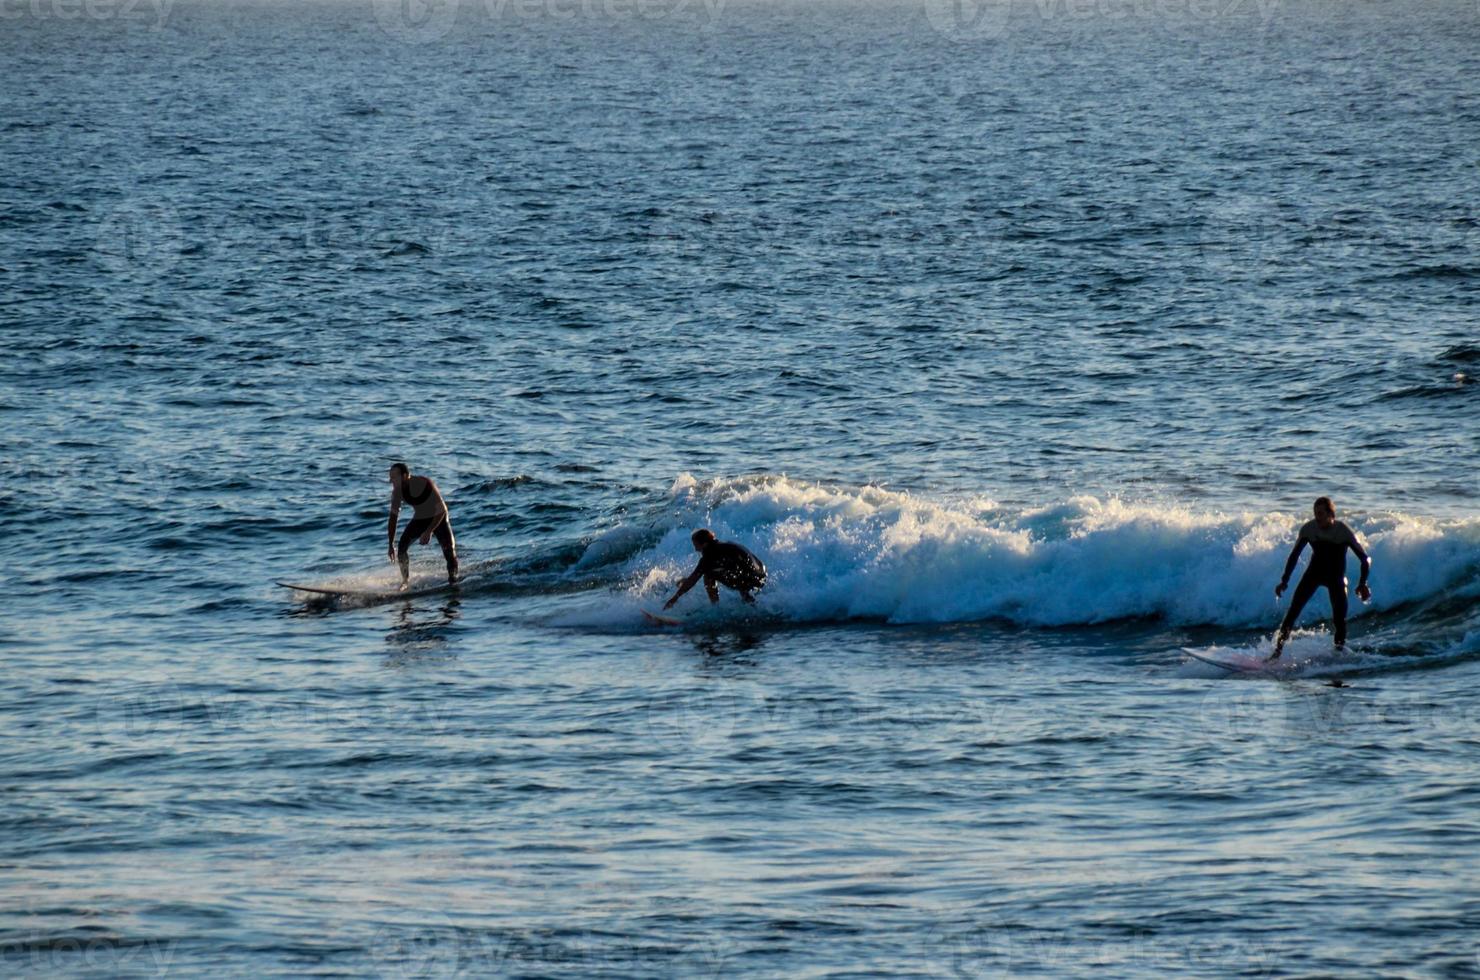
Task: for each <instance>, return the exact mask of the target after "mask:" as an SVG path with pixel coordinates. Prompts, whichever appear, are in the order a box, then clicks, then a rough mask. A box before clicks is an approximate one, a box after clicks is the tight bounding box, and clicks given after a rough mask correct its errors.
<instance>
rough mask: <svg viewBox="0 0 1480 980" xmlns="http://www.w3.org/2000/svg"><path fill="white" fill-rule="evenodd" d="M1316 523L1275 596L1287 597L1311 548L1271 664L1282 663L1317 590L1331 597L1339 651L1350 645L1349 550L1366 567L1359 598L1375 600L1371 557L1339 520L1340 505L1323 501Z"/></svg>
mask: <svg viewBox="0 0 1480 980" xmlns="http://www.w3.org/2000/svg"><path fill="white" fill-rule="evenodd" d="M1313 509H1314V511H1315V519H1314V520H1310V521H1306V522H1305V526H1304V527H1302V528H1301V529H1300V535H1299V537H1297V538H1296V539H1295V547H1294V548H1292V549H1291V550H1290V557H1289V559H1288V560H1287V561H1286V562H1285V574H1284V577H1283V578H1281V579H1280V584H1279V585H1277V586H1275V587H1274V596H1275V598H1276V599H1278V598H1279V597H1280V596H1282V595H1284V593H1285V589H1286V587H1288V586H1289V584H1290V573H1291V572H1293V571H1295V564H1296V562H1298V561H1299V560H1300V552H1301V551H1303V550H1305V546H1306V545H1307V544H1309V545H1310V564H1309V565H1307V566H1306V568H1305V574H1304V575H1302V576H1301V577H1300V582H1299V583H1298V584H1297V585H1296V586H1295V595H1294V596H1292V597H1291V599H1290V610H1289V611H1288V612H1287V613H1285V621H1284V622H1283V623H1281V624H1280V636H1279V639H1278V640H1276V641H1275V644H1274V653H1272V654H1270V655H1269V659H1270V660H1275V659H1278V657H1279V655H1280V654H1281V653H1283V652H1284V649H1285V641H1286V640H1288V639H1289V638H1290V631H1291V630H1292V629H1294V628H1295V620H1296V619H1297V618H1299V616H1300V611H1301V610H1302V609H1304V608H1305V604H1306V603H1307V602H1309V601H1310V597H1311V596H1313V595H1315V593H1316V590H1317V589H1319V588H1323V587H1324V588H1325V590H1326V593H1327V594H1328V595H1329V596H1330V597H1331V618H1332V624H1331V625H1332V633H1333V634H1334V636H1335V639H1336V648H1337V649H1338V650H1340V649H1341V648H1342V647H1344V646H1345V645H1346V550H1347V549H1348V548H1350V549H1351V550H1352V553H1353V554H1355V555H1356V556H1357V560H1358V561H1360V562H1361V563H1362V578H1361V580H1360V581H1359V582H1357V598H1359V599H1361V600H1362V601H1363V602H1366V601H1367V600H1368V599H1371V598H1372V590H1371V589H1369V588H1367V575H1368V574H1369V573H1370V572H1371V571H1372V559H1371V558H1369V557H1367V552H1365V551H1363V550H1362V545H1361V543H1360V542H1358V541H1357V536H1356V534H1355V533H1354V532H1353V531H1352V529H1351V528H1349V527H1347V526H1346V525H1345V524H1343V523H1342V522H1341V521H1338V520H1337V519H1336V505H1335V504H1333V503H1331V498H1330V497H1321V498H1319V499H1318V500H1316V502H1315V507H1314V508H1313Z"/></svg>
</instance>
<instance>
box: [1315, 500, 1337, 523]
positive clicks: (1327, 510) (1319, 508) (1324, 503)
mask: <svg viewBox="0 0 1480 980" xmlns="http://www.w3.org/2000/svg"><path fill="white" fill-rule="evenodd" d="M1311 510H1313V511H1314V512H1315V515H1316V523H1317V524H1319V525H1321V527H1330V526H1331V525H1332V524H1335V523H1336V505H1335V504H1333V503H1332V502H1331V498H1330V497H1317V498H1316V502H1315V505H1314V506H1313V507H1312V508H1311Z"/></svg>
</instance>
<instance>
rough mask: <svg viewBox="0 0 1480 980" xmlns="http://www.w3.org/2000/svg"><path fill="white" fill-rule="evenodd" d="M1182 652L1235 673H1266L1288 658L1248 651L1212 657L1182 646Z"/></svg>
mask: <svg viewBox="0 0 1480 980" xmlns="http://www.w3.org/2000/svg"><path fill="white" fill-rule="evenodd" d="M1182 652H1183V653H1185V654H1187V656H1189V657H1191V658H1192V659H1194V660H1201V661H1202V662H1203V663H1205V664H1212V665H1213V666H1214V667H1222V668H1223V669H1224V670H1226V671H1229V672H1230V673H1234V674H1265V673H1269V672H1270V671H1272V670H1279V669H1280V668H1281V667H1283V666H1285V664H1287V663H1289V661H1288V660H1265V659H1264V658H1263V657H1260V656H1255V655H1254V654H1248V653H1225V654H1222V655H1221V656H1217V657H1211V656H1209V655H1208V654H1206V653H1201V652H1199V651H1197V650H1192V649H1189V648H1187V647H1183V648H1182Z"/></svg>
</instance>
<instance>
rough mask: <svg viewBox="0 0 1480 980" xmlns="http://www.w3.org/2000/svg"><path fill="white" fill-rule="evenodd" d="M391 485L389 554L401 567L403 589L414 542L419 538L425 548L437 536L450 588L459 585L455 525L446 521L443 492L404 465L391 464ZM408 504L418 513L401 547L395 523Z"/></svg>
mask: <svg viewBox="0 0 1480 980" xmlns="http://www.w3.org/2000/svg"><path fill="white" fill-rule="evenodd" d="M388 475H389V477H390V483H391V521H390V527H389V528H387V530H386V538H387V542H386V543H387V550H386V554H387V555H389V556H390V558H391V559H392V560H394V561H397V562H399V563H400V565H401V588H403V589H404V588H405V587H406V581H407V579H408V578H409V577H410V575H411V559H410V557H409V556H408V554H407V552H409V551H410V550H411V542H412V541H413V540H414V539H416V538H420V539H421V543H422V544H426V543H427V542H429V541H431V540H432V535H434V534H435V535H436V536H437V543H438V544H440V545H441V546H442V557H443V558H445V559H447V584H449V585H451V584H452V583H453V582H456V581H457V542H456V541H455V540H454V539H453V537H452V522H451V521H450V520H449V519H448V517H447V502H446V501H444V500H443V499H442V492H441V491H440V490H438V489H437V484H435V483H433V482H432V478H431V477H429V476H413V475H412V473H411V469H410V468H409V467H408V466H407V465H406V464H405V463H394V464H392V466H391V468H390V471H389V474H388ZM402 501H405V502H406V503H409V504H410V505H411V506H412V507H413V508H415V510H414V511H413V514H412V517H411V520H410V521H409V522H408V523H407V524H406V530H405V531H403V532H402V533H401V543H400V545H397V544H396V520H397V518H398V517H400V514H401V502H402Z"/></svg>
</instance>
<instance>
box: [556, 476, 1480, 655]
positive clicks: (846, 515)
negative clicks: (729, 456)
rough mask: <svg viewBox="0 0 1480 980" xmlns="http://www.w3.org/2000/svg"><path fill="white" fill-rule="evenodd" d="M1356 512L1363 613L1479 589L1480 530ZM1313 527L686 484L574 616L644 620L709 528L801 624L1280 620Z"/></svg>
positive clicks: (1083, 502)
mask: <svg viewBox="0 0 1480 980" xmlns="http://www.w3.org/2000/svg"><path fill="white" fill-rule="evenodd" d="M1343 519H1345V520H1346V521H1347V522H1348V523H1349V524H1351V526H1352V527H1353V529H1354V530H1356V531H1357V533H1358V534H1359V535H1360V536H1361V537H1362V538H1363V540H1364V541H1365V542H1366V543H1367V546H1368V550H1369V552H1370V553H1371V555H1372V557H1373V563H1374V565H1373V578H1372V585H1373V590H1374V593H1375V598H1374V601H1373V603H1372V604H1371V605H1370V606H1362V605H1360V604H1357V603H1354V604H1353V606H1354V608H1353V616H1354V617H1361V616H1363V615H1371V614H1372V613H1379V612H1383V611H1387V610H1393V609H1395V608H1398V607H1403V606H1407V605H1409V604H1413V603H1419V604H1422V603H1425V602H1432V601H1439V600H1441V599H1446V597H1448V598H1449V599H1452V597H1453V596H1454V595H1456V594H1461V595H1473V594H1474V593H1475V592H1477V591H1480V520H1464V521H1438V520H1427V519H1423V518H1418V517H1411V516H1405V515H1400V514H1344V515H1343ZM1303 520H1304V518H1303V517H1302V516H1298V515H1295V514H1289V513H1277V512H1265V513H1237V514H1233V513H1209V512H1199V511H1194V510H1191V509H1188V508H1185V507H1180V506H1175V505H1169V504H1165V503H1132V502H1127V501H1122V500H1115V499H1109V500H1101V499H1097V498H1093V497H1075V498H1072V499H1070V500H1067V501H1065V502H1062V503H1056V504H1049V505H1045V506H1042V507H1033V508H1009V507H1003V506H999V505H998V504H996V503H994V502H993V501H990V500H986V499H970V500H951V501H944V500H932V499H929V498H927V497H922V496H916V495H913V494H909V493H903V492H898V491H892V490H886V489H881V488H878V487H861V488H860V487H842V486H826V485H822V484H816V483H806V482H801V481H793V480H789V479H787V478H785V477H774V476H767V477H747V478H739V479H731V480H712V481H703V482H701V481H699V480H696V479H694V478H693V477H691V476H688V475H683V476H680V477H679V478H678V479H677V480H676V481H675V482H674V484H673V486H672V488H671V490H670V492H669V497H668V499H667V501H666V502H665V504H664V506H663V508H662V515H661V516H660V517H658V518H656V519H655V521H654V522H653V524H652V525H650V526H649V528H648V529H646V530H644V531H638V530H636V529H634V528H633V527H630V526H623V527H618V528H615V529H613V530H612V531H610V532H607V533H606V534H603V535H599V536H597V537H596V539H595V540H593V541H592V542H591V543H590V545H589V546H588V548H587V550H586V554H585V555H583V557H582V558H581V560H580V561H579V562H578V563H577V565H578V567H580V568H581V569H582V570H585V571H588V572H589V570H590V569H591V568H592V566H595V565H602V564H610V559H613V558H615V559H616V560H615V568H614V570H615V571H616V573H617V574H618V576H619V577H620V581H621V583H622V584H621V586H620V587H619V594H618V595H614V596H610V597H609V601H608V602H605V603H602V608H600V609H595V608H592V609H587V610H583V611H582V612H579V613H572V614H571V615H570V616H565V617H562V620H563V621H564V622H566V623H568V624H569V625H581V624H585V625H598V624H601V623H610V624H616V623H617V622H618V621H621V620H625V618H626V617H627V615H628V613H627V612H619V607H620V608H621V609H626V610H630V609H631V608H632V607H633V606H635V605H636V604H637V603H648V604H651V603H652V602H654V601H658V600H660V599H661V598H662V597H663V595H664V594H665V593H666V592H667V591H669V590H671V588H672V587H673V584H674V583H675V582H676V581H677V579H679V578H680V577H682V576H683V575H685V574H687V572H688V571H689V570H690V569H691V568H692V567H693V563H694V557H695V556H694V553H693V551H692V549H691V546H690V544H689V532H690V531H691V530H692V529H693V528H695V527H699V526H707V527H710V528H712V529H713V530H714V531H715V532H716V533H717V534H718V535H719V536H720V537H721V538H723V539H729V540H734V541H738V542H740V543H741V544H744V545H745V546H746V547H748V548H750V549H752V550H753V551H755V552H756V553H757V554H758V555H760V556H761V557H762V558H763V559H764V560H765V562H766V564H767V566H768V568H769V570H770V581H769V583H768V585H767V587H766V589H765V592H764V593H763V597H762V600H761V604H760V611H761V613H763V614H764V615H767V616H770V617H775V618H779V619H783V620H787V621H792V622H828V621H840V620H849V619H868V620H876V621H880V620H882V621H885V622H890V623H950V622H966V621H976V620H991V619H998V620H1006V621H1010V622H1013V623H1018V624H1023V625H1029V626H1068V625H1076V624H1093V623H1103V622H1109V621H1113V620H1123V619H1134V618H1160V619H1163V620H1166V621H1168V622H1171V623H1175V624H1185V625H1193V624H1211V625H1219V626H1227V627H1252V626H1261V625H1262V626H1270V625H1272V624H1273V623H1274V622H1275V621H1277V619H1278V617H1279V614H1280V610H1279V609H1278V608H1276V606H1275V604H1274V601H1273V595H1272V589H1273V587H1274V584H1275V582H1276V581H1278V579H1279V576H1280V572H1281V571H1282V569H1283V566H1284V561H1285V556H1286V554H1287V553H1288V551H1289V548H1290V546H1291V544H1292V543H1293V541H1294V538H1295V532H1296V530H1297V528H1298V527H1299V525H1300V523H1301V522H1302V521H1303ZM654 538H656V540H654ZM639 541H645V542H647V543H645V544H639V543H638V542H639ZM616 556H621V557H620V558H616ZM1355 568H1356V566H1355V562H1353V563H1352V565H1351V570H1352V571H1353V572H1355ZM1446 601H1447V600H1446ZM727 602H728V600H727ZM685 603H686V604H687V605H690V606H691V608H690V609H689V610H688V612H689V614H690V615H694V614H698V615H707V613H706V612H705V611H704V610H703V607H704V606H705V605H706V604H705V603H704V602H703V597H702V595H698V597H697V598H695V597H694V596H690V597H689V598H688V599H686V600H685ZM1462 605H1463V606H1464V607H1465V608H1466V609H1467V610H1468V609H1469V608H1470V607H1471V605H1472V603H1470V602H1468V601H1465V602H1463V603H1462ZM1308 608H1309V610H1310V611H1309V612H1308V613H1307V616H1306V618H1307V619H1315V618H1317V617H1319V616H1321V615H1323V614H1326V613H1327V612H1328V610H1329V607H1328V606H1327V605H1326V604H1325V600H1324V594H1322V596H1321V597H1318V598H1317V599H1316V600H1314V601H1312V602H1311V604H1310V606H1309V607H1308ZM723 609H724V604H722V606H721V610H723ZM730 614H733V611H731V613H730ZM1463 618H1465V619H1468V618H1469V617H1468V615H1466V616H1464V617H1463ZM1469 628H1471V629H1474V628H1476V624H1474V623H1471V624H1470V626H1469ZM1460 634H1461V635H1462V634H1463V630H1461V631H1460Z"/></svg>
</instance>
